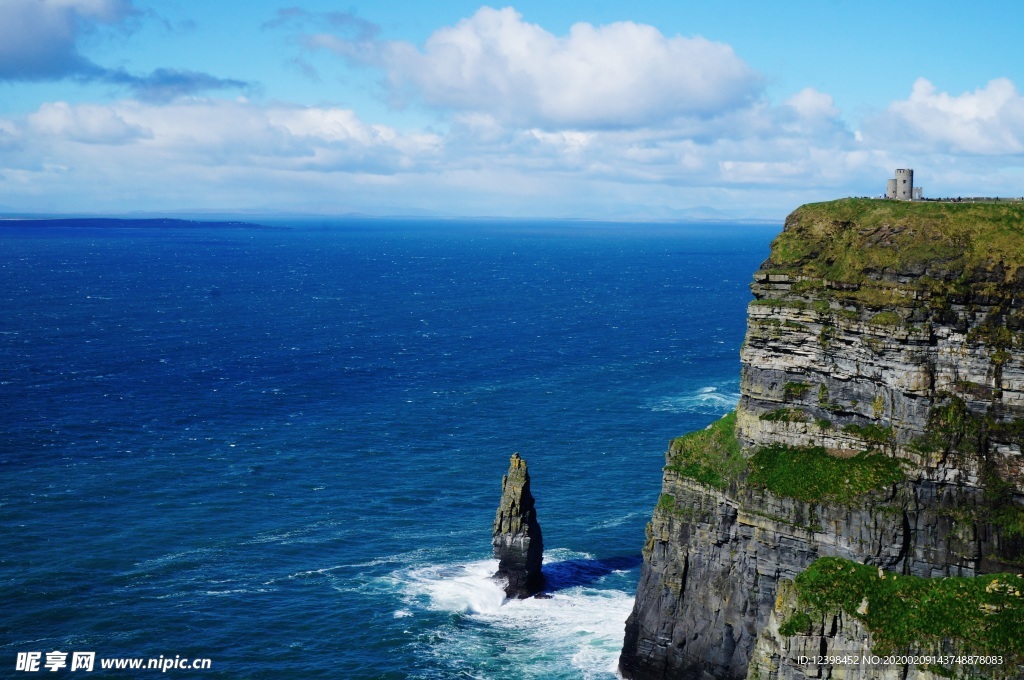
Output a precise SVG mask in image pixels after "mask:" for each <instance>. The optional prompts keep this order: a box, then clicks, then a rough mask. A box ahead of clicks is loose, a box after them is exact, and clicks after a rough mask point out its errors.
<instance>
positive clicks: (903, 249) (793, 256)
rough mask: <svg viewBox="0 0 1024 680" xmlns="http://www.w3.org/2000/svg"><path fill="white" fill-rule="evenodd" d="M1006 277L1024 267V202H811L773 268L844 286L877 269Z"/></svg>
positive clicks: (792, 223)
mask: <svg viewBox="0 0 1024 680" xmlns="http://www.w3.org/2000/svg"><path fill="white" fill-rule="evenodd" d="M1000 263H1001V265H1002V267H1003V269H1004V271H1003V274H1002V277H1001V278H1003V279H1004V280H1013V278H1014V277H1015V276H1016V274H1017V270H1018V268H1020V267H1021V265H1022V264H1024V205H1022V204H1008V203H983V204H970V203H928V202H925V203H908V202H901V201H882V200H875V199H859V198H849V199H842V200H838V201H829V202H827V203H811V204H808V205H805V206H802V207H800V208H798V209H797V210H796V211H794V212H793V213H792V214H791V215H790V216H789V217H788V218H787V219H786V227H785V230H784V231H783V232H782V234H780V235H779V237H778V238H777V239H776V240H775V242H774V243H773V244H772V253H771V256H770V258H769V260H768V262H767V263H766V265H767V266H766V269H768V270H774V271H779V272H785V273H789V274H802V275H808V276H814V277H821V278H826V279H829V280H832V281H840V282H845V283H861V282H863V281H864V279H865V277H866V276H868V275H869V273H871V272H882V271H884V270H889V271H891V272H904V273H912V274H919V273H924V272H925V271H927V273H928V274H929V275H931V276H933V277H935V278H940V279H945V280H954V279H957V278H960V277H961V275H962V274H964V273H966V275H967V276H966V280H971V279H976V278H979V277H982V276H984V274H985V273H986V272H993V270H994V269H996V268H997V267H998V266H999V264H1000Z"/></svg>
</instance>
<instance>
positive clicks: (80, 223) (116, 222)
mask: <svg viewBox="0 0 1024 680" xmlns="http://www.w3.org/2000/svg"><path fill="white" fill-rule="evenodd" d="M3 227H37V228H44V229H45V228H61V227H63V228H75V229H88V228H93V229H97V228H104V229H175V228H177V229H195V228H209V227H219V228H228V229H287V227H277V226H268V225H265V224H257V223H254V222H240V221H236V220H231V221H223V220H222V221H209V220H183V219H174V218H166V217H150V218H130V217H127V218H126V217H57V218H50V217H0V228H3Z"/></svg>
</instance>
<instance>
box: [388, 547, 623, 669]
mask: <svg viewBox="0 0 1024 680" xmlns="http://www.w3.org/2000/svg"><path fill="white" fill-rule="evenodd" d="M546 557H547V559H545V564H553V563H557V561H558V560H559V559H576V560H586V559H588V558H589V556H586V555H584V554H582V553H573V552H572V551H566V550H553V551H550V553H549V554H548V555H546ZM497 567H498V563H497V561H496V560H482V561H479V562H471V563H468V564H456V565H442V566H431V567H424V568H419V569H413V570H409V571H404V572H396V574H395V577H396V578H397V580H399V581H400V582H401V583H402V586H401V590H402V591H403V592H404V598H403V599H404V601H405V604H406V607H405V608H403V609H401V610H399V611H400V612H403V613H404V612H409V614H410V615H411V616H417V614H416V611H417V610H419V611H420V612H423V611H424V610H426V611H429V612H451V613H453V614H463V615H465V617H466V619H465V620H466V621H468V622H472V623H474V624H477V625H465V624H463V625H458V626H448V627H443V626H442V627H440V628H438V629H437V630H435V631H434V634H433V635H432V636H430V637H431V640H432V642H431V644H430V646H429V648H428V649H427V650H425V653H427V654H429V655H431V656H433V657H435V658H436V659H437V660H438V661H441V662H446V663H450V664H451V665H452V668H453V670H454V668H455V666H457V667H458V669H459V672H460V673H462V674H463V675H466V676H467V677H476V675H477V674H478V673H479V674H481V675H480V677H492V674H494V673H497V674H499V675H508V676H509V677H513V676H514V677H520V678H581V677H582V678H585V679H587V680H602V679H607V680H611V679H612V678H615V677H616V672H615V671H616V666H617V663H618V657H619V652H620V651H621V649H622V636H623V630H624V626H625V621H626V617H627V616H629V612H630V610H631V609H632V607H633V596H632V594H631V593H626V592H623V591H621V590H611V589H602V588H600V587H592V585H587V586H575V587H569V588H564V589H562V590H558V591H556V592H553V593H551V594H550V597H548V598H545V599H538V598H530V599H526V600H507V599H505V597H504V592H503V590H502V588H501V586H500V584H498V583H497V582H495V581H494V580H493V579H492V578H491V575H492V574H493V573H494V572H495V571H496V570H497ZM594 585H599V584H594ZM395 616H398V612H396V613H395Z"/></svg>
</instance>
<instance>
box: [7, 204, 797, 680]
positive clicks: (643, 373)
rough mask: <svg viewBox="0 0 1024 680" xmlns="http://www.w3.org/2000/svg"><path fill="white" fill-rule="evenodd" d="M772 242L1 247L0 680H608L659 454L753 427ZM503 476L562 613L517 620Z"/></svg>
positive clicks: (234, 237)
mask: <svg viewBox="0 0 1024 680" xmlns="http://www.w3.org/2000/svg"><path fill="white" fill-rule="evenodd" d="M776 232H777V228H767V227H751V226H738V225H736V226H723V225H712V226H678V225H675V226H666V225H635V224H631V225H592V224H591V225H588V224H570V223H562V224H557V223H555V224H543V223H530V224H527V223H500V222H491V223H475V224H474V223H465V222H459V223H454V222H453V223H426V222H405V223H403V222H385V221H378V222H362V223H349V224H345V223H337V224H333V225H329V226H328V228H323V227H320V228H313V227H310V226H298V227H295V228H293V229H291V230H287V231H259V230H244V229H242V230H205V229H191V230H173V229H172V230H144V229H139V230H133V229H108V230H57V229H54V230H47V231H45V232H43V231H33V230H27V229H12V228H9V227H8V228H3V229H0V291H3V295H2V299H0V305H2V309H0V400H2V401H0V418H2V427H0V523H2V526H3V531H2V533H0V587H2V593H3V597H2V598H0V675H3V676H5V677H6V675H8V674H12V675H13V674H14V672H13V671H14V667H15V659H16V655H17V653H18V652H24V651H40V652H43V653H44V657H45V653H46V652H48V651H52V650H63V651H95V652H96V654H97V657H98V658H110V657H157V656H159V655H164V656H170V657H173V656H174V655H176V654H177V655H181V656H185V657H190V658H194V657H206V658H210V659H211V660H212V666H211V670H210V671H204V672H203V673H196V672H188V671H169V673H170V674H171V675H175V674H176V675H179V676H191V677H200V676H201V677H210V678H406V677H413V678H453V677H472V678H611V677H614V675H613V668H614V663H615V660H616V658H617V654H618V650H619V648H620V647H621V642H622V629H623V622H624V620H625V617H626V616H627V614H628V613H629V610H630V607H631V605H632V595H633V589H634V587H635V584H636V579H637V574H638V571H639V566H638V565H639V553H640V548H641V547H642V544H643V540H644V524H645V522H646V521H647V519H648V518H649V515H650V511H651V509H652V507H653V506H654V504H655V502H656V500H657V495H658V489H659V483H660V470H661V466H662V465H663V452H664V450H665V445H666V442H667V440H668V439H669V438H670V437H673V436H676V435H678V434H681V433H683V432H686V431H689V430H692V429H695V428H698V427H702V426H704V425H706V424H707V423H709V422H710V421H712V420H713V419H714V418H716V417H718V416H720V415H722V414H724V413H726V412H727V411H728V410H730V409H731V407H732V406H733V405H734V404H735V401H736V399H737V396H738V395H737V392H738V382H739V380H738V378H739V360H738V350H739V346H740V343H741V341H742V337H743V329H744V311H745V306H746V303H747V301H748V300H749V291H748V288H747V285H748V283H749V281H750V278H751V273H752V272H753V271H754V270H755V268H756V267H757V265H758V264H759V263H760V262H761V261H762V260H763V259H764V257H765V256H766V254H767V246H768V242H769V240H770V239H771V237H772V236H773V235H774V234H775V233H776ZM514 451H518V452H521V454H522V455H523V456H524V457H525V458H526V459H527V461H528V462H529V465H530V471H531V474H532V477H533V489H534V493H535V495H536V497H537V508H538V515H539V519H540V521H541V524H542V526H543V529H544V538H545V546H546V547H547V548H548V551H547V554H546V566H545V569H546V571H547V573H548V575H549V580H550V582H551V585H552V588H553V597H552V599H549V600H529V601H525V602H512V603H504V604H502V602H501V592H500V590H498V589H497V587H496V586H495V585H493V584H492V583H491V582H490V581H489V580H488V579H487V578H486V577H487V575H488V574H489V573H490V571H492V570H493V568H494V565H493V564H492V563H491V562H490V561H489V558H490V530H491V522H492V520H493V516H494V511H495V508H496V505H497V501H498V497H499V495H500V482H501V475H502V474H503V473H504V471H505V469H506V468H507V465H508V457H509V456H510V454H511V453H512V452H514ZM66 671H67V669H63V671H61V672H66ZM154 672H155V671H149V674H152V673H154ZM77 674H78V673H73V674H71V676H72V677H75V676H76V675H77ZM22 675H24V674H22ZM47 675H48V676H51V675H52V676H57V673H53V674H50V673H47ZM114 675H116V676H117V677H126V672H125V671H121V672H120V673H118V674H114ZM93 676H97V677H101V676H103V673H102V671H99V670H97V671H96V672H94V674H93Z"/></svg>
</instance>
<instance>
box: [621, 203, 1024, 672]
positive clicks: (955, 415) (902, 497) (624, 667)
mask: <svg viewBox="0 0 1024 680" xmlns="http://www.w3.org/2000/svg"><path fill="white" fill-rule="evenodd" d="M1022 265H1024V208H1022V207H1021V206H1017V205H999V204H986V205H981V204H979V205H965V204H940V203H902V202H891V201H876V200H866V199H865V200H860V199H848V200H841V201H834V202H829V203H820V204H812V205H807V206H803V207H801V208H799V209H798V210H796V211H795V212H794V213H792V214H791V215H790V216H789V217H788V218H787V219H786V223H785V227H784V229H783V232H782V233H781V234H780V235H779V237H778V238H776V240H775V241H774V242H773V244H772V249H771V254H770V256H769V258H768V260H767V261H765V262H764V264H763V265H762V266H761V268H760V269H759V271H757V272H756V273H755V274H754V282H753V284H752V285H751V289H752V291H753V294H754V300H753V301H752V302H751V303H750V306H749V308H748V325H747V335H746V339H745V341H744V345H743V349H742V351H741V355H740V359H741V392H742V397H741V400H740V403H739V406H738V408H737V410H736V412H735V413H734V414H731V415H729V416H727V417H726V418H723V419H722V420H720V421H718V422H716V423H714V424H712V425H711V426H709V429H707V430H704V431H700V432H697V433H692V434H690V435H687V436H685V437H681V438H679V439H677V440H674V441H673V442H672V443H671V444H670V447H669V451H668V453H667V454H666V467H665V471H664V478H663V482H662V495H661V497H660V499H659V501H658V505H657V507H656V508H655V511H654V515H653V518H652V520H651V523H650V524H649V525H648V529H647V540H646V543H645V545H644V564H643V567H642V571H641V577H640V584H639V586H638V592H637V599H636V604H635V607H634V610H633V613H632V614H631V616H630V617H629V620H628V621H627V624H626V639H625V645H624V648H623V652H622V655H621V658H620V670H621V672H622V674H623V676H624V677H626V678H636V679H638V680H640V679H649V678H658V679H662V678H720V679H740V678H751V679H755V678H757V679H762V678H763V679H768V678H772V679H775V678H809V677H824V678H830V677H831V678H840V677H841V678H850V679H853V678H858V679H860V678H863V679H865V680H866V679H868V678H879V679H881V678H901V679H905V678H919V679H920V680H925V679H927V678H933V677H934V678H938V677H951V676H975V675H977V676H981V677H1024V666H1020V665H1019V664H1020V663H1021V662H1022V661H1024V605H1022V599H1021V596H1020V592H1021V591H1022V590H1024V579H1022V578H1021V577H1020V576H1019V575H1018V572H1021V571H1024V458H1022V456H1021V445H1022V442H1024V361H1022V356H1024V266H1022ZM1004 572H1007V573H1004ZM889 652H901V653H904V654H906V653H917V654H933V653H938V652H944V653H951V652H952V653H956V654H979V655H992V654H995V655H1002V656H1003V658H1004V659H1003V660H1004V662H1003V664H1001V665H979V664H977V663H970V662H969V661H970V660H968V663H962V662H958V661H957V660H955V659H954V660H952V662H949V661H948V660H942V659H939V660H932V661H933V663H927V662H926V661H922V662H921V663H916V664H915V663H901V664H875V665H871V664H865V663H858V664H826V665H821V666H819V665H814V664H813V663H811V664H808V663H801V661H802V660H801V659H800V657H801V656H806V657H813V656H815V655H837V654H838V655H864V654H872V653H874V654H879V655H884V654H885V653H889ZM961 661H962V660H961Z"/></svg>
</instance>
